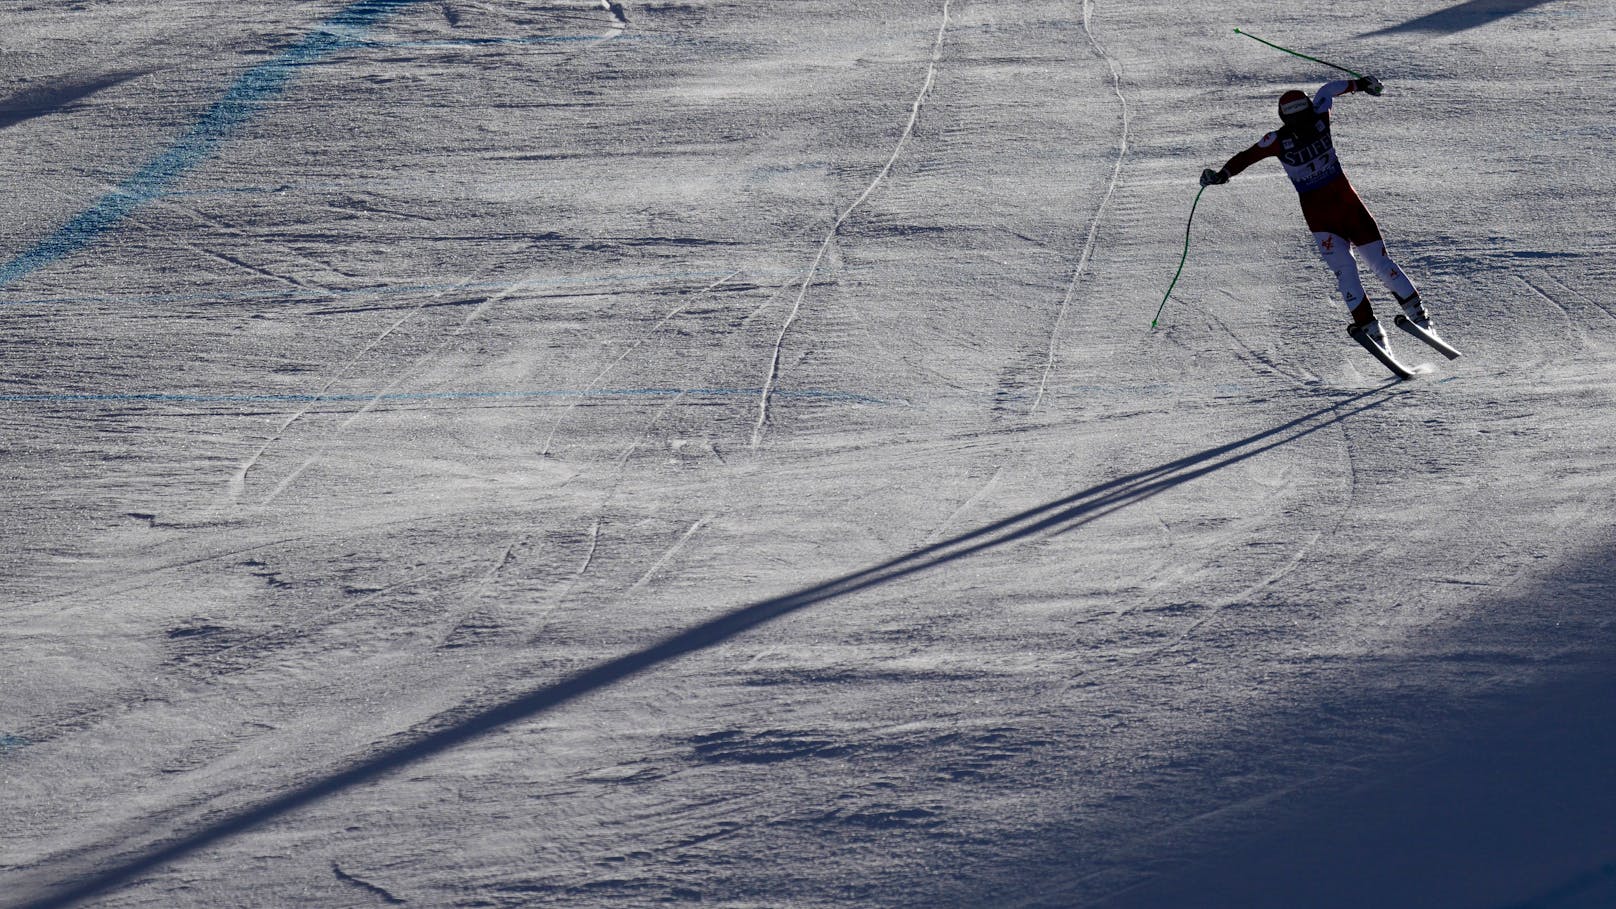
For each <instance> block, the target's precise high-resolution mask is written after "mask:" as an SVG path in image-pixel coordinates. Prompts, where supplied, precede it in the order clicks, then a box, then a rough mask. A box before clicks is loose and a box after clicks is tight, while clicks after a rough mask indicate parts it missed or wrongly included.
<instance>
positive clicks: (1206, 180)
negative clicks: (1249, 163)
mask: <svg viewBox="0 0 1616 909" xmlns="http://www.w3.org/2000/svg"><path fill="white" fill-rule="evenodd" d="M1228 182H1229V172H1228V171H1224V170H1213V169H1212V168H1210V167H1209V168H1207V169H1206V170H1203V171H1201V185H1202V186H1216V185H1218V184H1220V183H1228Z"/></svg>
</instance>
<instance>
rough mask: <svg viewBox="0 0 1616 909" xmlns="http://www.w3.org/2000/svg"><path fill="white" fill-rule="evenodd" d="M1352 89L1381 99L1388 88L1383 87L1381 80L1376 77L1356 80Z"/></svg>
mask: <svg viewBox="0 0 1616 909" xmlns="http://www.w3.org/2000/svg"><path fill="white" fill-rule="evenodd" d="M1352 87H1353V88H1355V89H1357V90H1358V91H1361V92H1368V93H1369V94H1370V95H1371V96H1372V97H1375V98H1379V97H1380V93H1381V92H1383V91H1385V90H1386V86H1384V85H1381V84H1380V80H1379V79H1376V78H1375V77H1374V76H1364V77H1363V78H1362V79H1358V80H1355V81H1354V82H1353V83H1352Z"/></svg>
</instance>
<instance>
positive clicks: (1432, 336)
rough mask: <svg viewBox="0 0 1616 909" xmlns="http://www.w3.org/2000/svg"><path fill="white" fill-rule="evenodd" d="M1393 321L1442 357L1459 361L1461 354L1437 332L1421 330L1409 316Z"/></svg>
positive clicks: (1427, 329) (1402, 316) (1400, 316)
mask: <svg viewBox="0 0 1616 909" xmlns="http://www.w3.org/2000/svg"><path fill="white" fill-rule="evenodd" d="M1393 321H1395V322H1396V323H1397V327H1398V328H1401V329H1402V330H1404V331H1406V332H1408V333H1409V334H1411V335H1413V336H1414V337H1416V338H1419V339H1420V340H1421V341H1424V342H1425V343H1427V344H1429V345H1431V348H1432V349H1433V350H1435V351H1436V352H1437V353H1439V354H1441V355H1442V356H1444V357H1447V358H1448V359H1450V360H1457V359H1459V352H1458V351H1457V350H1454V349H1453V346H1452V345H1451V344H1449V343H1448V342H1446V341H1444V340H1442V339H1441V338H1440V337H1438V336H1437V333H1436V332H1434V331H1432V330H1430V329H1429V328H1421V327H1420V326H1418V325H1416V324H1414V322H1413V321H1412V320H1411V319H1409V317H1408V316H1404V315H1399V316H1398V317H1397V318H1396V319H1395V320H1393Z"/></svg>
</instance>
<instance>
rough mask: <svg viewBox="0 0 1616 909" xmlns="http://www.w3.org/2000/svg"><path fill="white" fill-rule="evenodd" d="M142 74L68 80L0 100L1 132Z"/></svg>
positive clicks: (135, 71) (72, 78) (141, 71)
mask: <svg viewBox="0 0 1616 909" xmlns="http://www.w3.org/2000/svg"><path fill="white" fill-rule="evenodd" d="M144 75H146V72H145V71H143V70H129V71H127V72H119V73H105V74H103V75H99V76H76V77H67V78H64V79H61V80H60V81H57V82H55V83H54V84H52V85H49V86H47V87H44V88H35V89H27V90H25V91H22V92H19V93H17V94H15V95H12V96H11V97H10V98H7V99H5V100H4V101H0V129H5V128H6V127H8V126H16V125H17V124H18V123H22V122H23V121H25V120H32V119H34V118H35V117H44V116H48V115H50V114H54V113H56V112H57V111H59V110H62V109H63V108H65V107H67V106H68V105H69V104H72V103H74V102H75V101H83V100H84V99H85V98H88V97H90V96H91V95H94V94H95V93H97V92H101V91H105V90H107V89H109V88H112V87H113V86H115V85H122V84H123V83H125V82H128V81H129V80H130V79H134V78H138V77H140V76H144Z"/></svg>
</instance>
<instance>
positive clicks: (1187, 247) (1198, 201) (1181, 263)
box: [1150, 186, 1206, 328]
mask: <svg viewBox="0 0 1616 909" xmlns="http://www.w3.org/2000/svg"><path fill="white" fill-rule="evenodd" d="M1204 192H1206V187H1204V186H1203V187H1201V192H1200V193H1196V194H1195V201H1194V202H1193V203H1191V204H1190V219H1189V221H1188V222H1187V223H1185V225H1184V255H1182V256H1179V258H1178V271H1177V272H1175V273H1174V274H1173V283H1171V284H1169V285H1167V293H1165V294H1162V301H1161V305H1160V306H1158V307H1156V318H1155V319H1151V320H1150V327H1151V328H1155V327H1156V320H1157V319H1160V318H1161V314H1162V310H1164V309H1166V308H1167V298H1168V297H1171V296H1172V295H1173V288H1175V287H1177V286H1178V276H1179V275H1182V274H1183V273H1184V262H1185V260H1187V259H1189V257H1190V225H1191V224H1194V223H1195V209H1196V207H1197V206H1199V205H1200V204H1201V193H1204Z"/></svg>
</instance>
